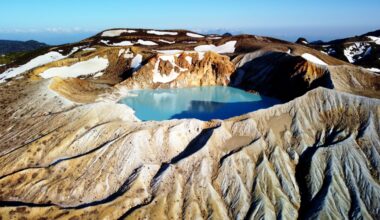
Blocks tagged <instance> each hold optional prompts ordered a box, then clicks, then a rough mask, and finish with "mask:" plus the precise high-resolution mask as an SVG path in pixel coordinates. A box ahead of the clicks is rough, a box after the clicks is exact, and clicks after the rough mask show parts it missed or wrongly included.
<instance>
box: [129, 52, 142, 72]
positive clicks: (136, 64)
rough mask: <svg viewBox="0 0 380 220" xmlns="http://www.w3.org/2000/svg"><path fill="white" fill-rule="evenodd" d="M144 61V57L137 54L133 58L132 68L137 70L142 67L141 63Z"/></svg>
mask: <svg viewBox="0 0 380 220" xmlns="http://www.w3.org/2000/svg"><path fill="white" fill-rule="evenodd" d="M142 60H143V56H142V55H141V54H137V55H136V56H135V57H133V59H132V62H131V67H132V68H133V69H136V68H138V67H140V66H141V62H142Z"/></svg>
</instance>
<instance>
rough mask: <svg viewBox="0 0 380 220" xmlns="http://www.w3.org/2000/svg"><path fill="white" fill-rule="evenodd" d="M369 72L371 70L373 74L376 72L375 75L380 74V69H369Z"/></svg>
mask: <svg viewBox="0 0 380 220" xmlns="http://www.w3.org/2000/svg"><path fill="white" fill-rule="evenodd" d="M367 70H369V71H371V72H375V73H380V69H378V68H367Z"/></svg>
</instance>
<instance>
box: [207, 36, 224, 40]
mask: <svg viewBox="0 0 380 220" xmlns="http://www.w3.org/2000/svg"><path fill="white" fill-rule="evenodd" d="M208 39H211V40H219V39H222V37H208Z"/></svg>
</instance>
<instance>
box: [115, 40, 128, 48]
mask: <svg viewBox="0 0 380 220" xmlns="http://www.w3.org/2000/svg"><path fill="white" fill-rule="evenodd" d="M111 46H117V47H118V46H133V43H132V42H131V41H129V40H126V41H122V42H119V43H113V44H112V45H111Z"/></svg>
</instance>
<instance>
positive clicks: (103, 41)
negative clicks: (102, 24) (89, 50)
mask: <svg viewBox="0 0 380 220" xmlns="http://www.w3.org/2000/svg"><path fill="white" fill-rule="evenodd" d="M108 42H110V41H109V40H100V43H103V44H105V45H108Z"/></svg>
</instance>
